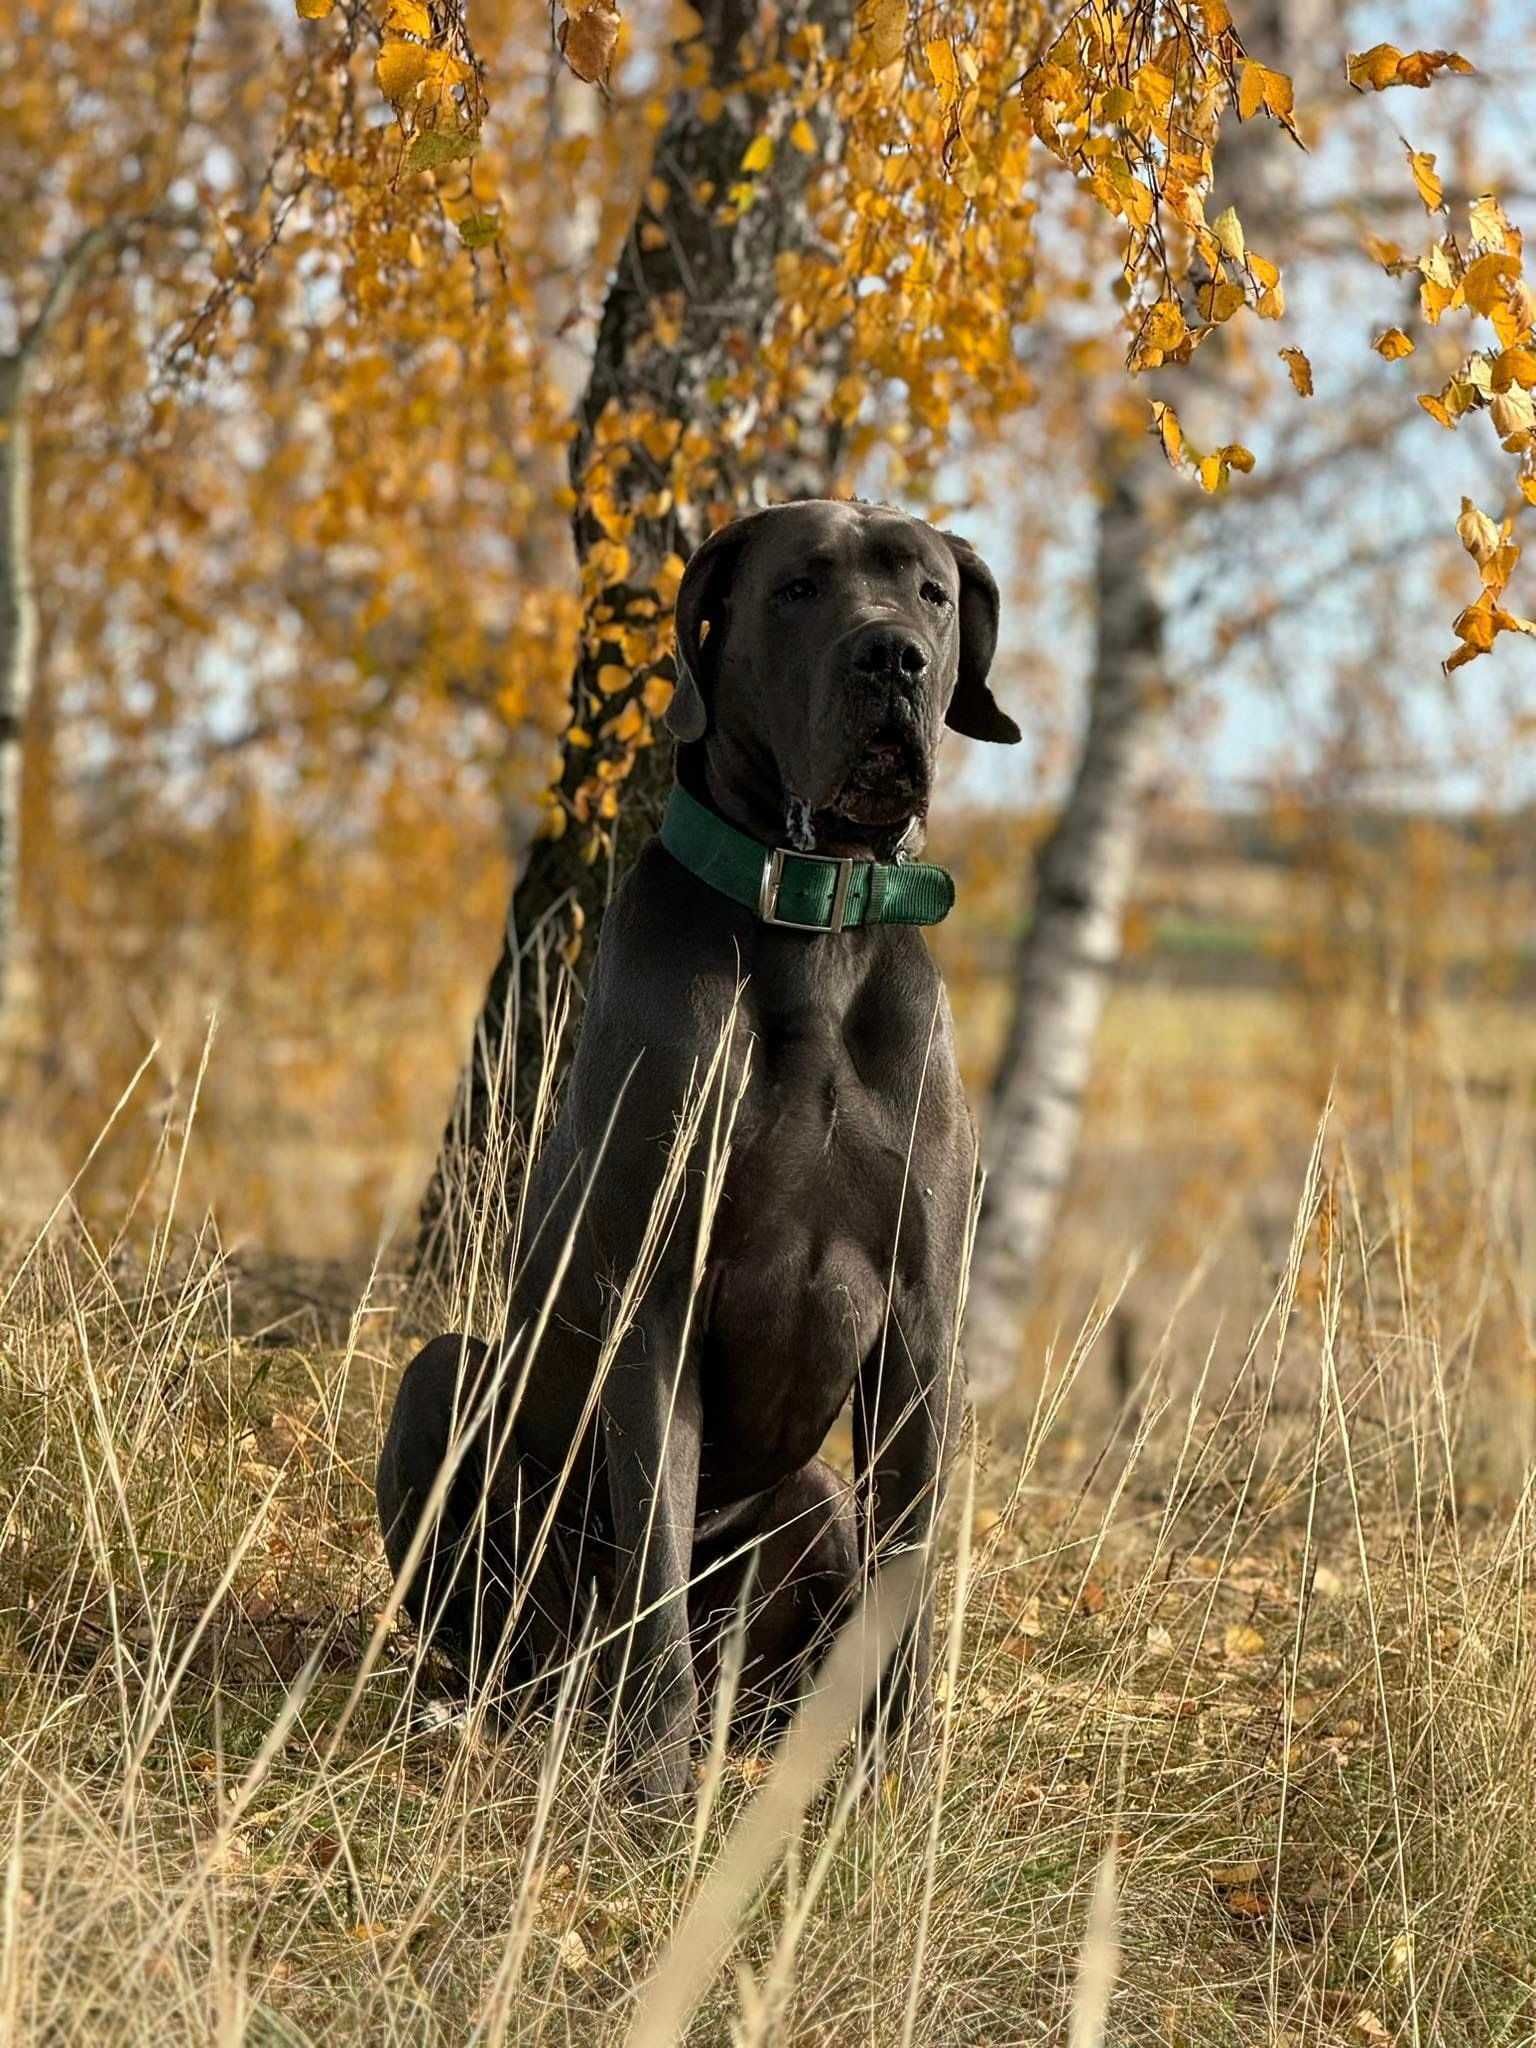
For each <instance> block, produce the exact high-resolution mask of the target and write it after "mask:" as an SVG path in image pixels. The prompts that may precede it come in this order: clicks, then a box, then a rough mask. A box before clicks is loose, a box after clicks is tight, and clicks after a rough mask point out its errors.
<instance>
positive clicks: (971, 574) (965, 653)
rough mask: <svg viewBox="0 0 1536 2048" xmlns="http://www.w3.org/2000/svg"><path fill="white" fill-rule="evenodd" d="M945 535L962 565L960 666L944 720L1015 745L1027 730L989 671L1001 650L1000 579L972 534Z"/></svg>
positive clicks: (970, 735)
mask: <svg viewBox="0 0 1536 2048" xmlns="http://www.w3.org/2000/svg"><path fill="white" fill-rule="evenodd" d="M940 538H941V539H943V540H944V541H945V542H946V544H947V545H948V548H949V551H950V553H951V554H952V555H953V556H954V558H955V567H956V568H957V569H958V570H959V571H960V668H959V673H958V675H957V676H956V679H955V694H954V696H953V697H951V698H950V700H949V709H948V711H947V712H946V713H945V714H944V722H945V724H946V725H948V726H949V727H950V728H951V729H952V730H953V731H955V732H963V733H964V734H965V736H966V738H967V739H972V740H994V741H996V742H997V744H998V745H999V746H1004V747H1011V746H1013V745H1014V744H1015V743H1016V742H1017V741H1018V740H1020V739H1022V738H1023V734H1022V733H1021V732H1020V731H1019V728H1018V727H1017V726H1016V725H1015V724H1014V722H1013V720H1012V719H1011V718H1010V717H1009V716H1008V714H1007V712H1006V711H1004V710H1003V709H1002V708H1001V706H1000V705H999V704H998V701H997V699H996V698H995V697H994V696H993V694H992V692H991V690H990V689H988V687H987V672H988V670H989V669H990V668H991V666H992V657H993V655H994V654H995V653H996V652H997V616H998V609H999V601H998V595H997V582H996V579H995V578H994V576H993V574H992V571H991V570H990V569H989V568H988V567H987V565H986V563H985V562H984V561H983V560H982V559H981V557H980V555H978V554H977V552H976V550H975V549H974V548H973V547H972V546H971V544H970V542H969V541H968V540H962V539H961V538H960V536H959V534H958V533H946V534H943V535H941V536H940Z"/></svg>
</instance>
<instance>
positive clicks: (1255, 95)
mask: <svg viewBox="0 0 1536 2048" xmlns="http://www.w3.org/2000/svg"><path fill="white" fill-rule="evenodd" d="M1268 75H1269V74H1268V73H1267V72H1266V70H1265V69H1264V66H1263V65H1262V64H1255V63H1254V62H1253V60H1252V58H1246V59H1245V60H1244V63H1243V69H1242V74H1241V76H1240V77H1239V79H1238V82H1237V117H1238V119H1239V120H1240V121H1251V120H1252V119H1253V117H1254V115H1255V114H1256V113H1257V112H1258V111H1259V109H1260V107H1262V106H1263V104H1264V81H1265V79H1266V78H1267V77H1268Z"/></svg>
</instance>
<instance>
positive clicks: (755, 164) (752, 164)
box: [741, 135, 773, 172]
mask: <svg viewBox="0 0 1536 2048" xmlns="http://www.w3.org/2000/svg"><path fill="white" fill-rule="evenodd" d="M772 162H773V138H772V136H770V135H754V136H753V138H752V140H751V141H750V142H749V143H748V144H747V146H746V148H745V150H744V151H743V152H742V158H741V168H742V169H743V170H744V171H749V172H757V171H766V170H767V169H768V167H769V165H770V164H771V163H772Z"/></svg>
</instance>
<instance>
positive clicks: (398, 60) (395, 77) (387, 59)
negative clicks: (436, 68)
mask: <svg viewBox="0 0 1536 2048" xmlns="http://www.w3.org/2000/svg"><path fill="white" fill-rule="evenodd" d="M376 69H377V76H378V81H379V91H380V92H381V93H383V95H384V97H385V99H387V100H388V101H389V102H390V103H391V105H393V106H398V105H399V104H400V102H401V100H403V99H404V98H405V97H406V95H407V94H408V93H411V92H414V91H415V89H416V87H417V86H418V85H420V84H421V82H422V80H423V79H424V78H426V77H427V76H428V75H429V74H430V72H431V70H432V52H431V51H430V50H424V49H423V48H422V47H421V45H420V43H401V42H394V43H386V44H385V45H384V47H383V49H382V50H380V52H379V61H378V65H377V67H376Z"/></svg>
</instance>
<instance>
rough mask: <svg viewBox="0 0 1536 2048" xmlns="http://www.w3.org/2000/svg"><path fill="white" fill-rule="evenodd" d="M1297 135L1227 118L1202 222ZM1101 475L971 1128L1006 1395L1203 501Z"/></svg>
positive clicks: (1280, 207)
mask: <svg viewBox="0 0 1536 2048" xmlns="http://www.w3.org/2000/svg"><path fill="white" fill-rule="evenodd" d="M1306 4H1309V0H1257V4H1256V5H1255V6H1254V7H1253V8H1252V10H1251V12H1250V14H1249V16H1248V17H1247V18H1246V19H1245V21H1244V24H1243V26H1244V30H1245V35H1246V38H1247V42H1248V47H1249V48H1250V50H1251V51H1252V52H1253V53H1254V54H1255V55H1256V56H1259V57H1261V58H1264V59H1266V60H1267V61H1269V62H1276V61H1282V60H1283V55H1284V46H1285V43H1286V41H1287V35H1286V31H1287V28H1288V26H1289V25H1290V21H1291V19H1292V18H1294V14H1295V11H1296V10H1299V9H1300V8H1301V7H1302V6H1303V5H1306ZM1293 147H1294V145H1293V144H1292V143H1290V142H1289V140H1288V139H1287V138H1286V137H1285V135H1284V134H1283V133H1282V132H1281V131H1280V130H1279V129H1278V128H1277V127H1275V126H1274V125H1273V124H1271V123H1268V122H1263V121H1250V122H1248V123H1246V124H1245V125H1244V126H1243V127H1241V128H1240V129H1238V130H1237V131H1236V133H1235V134H1234V135H1233V136H1232V138H1231V140H1230V141H1229V142H1227V143H1226V144H1225V145H1224V147H1223V150H1222V154H1221V158H1220V160H1219V163H1218V175H1217V184H1218V187H1219V197H1218V198H1217V199H1216V200H1215V202H1214V204H1213V205H1212V208H1211V212H1212V215H1213V217H1214V214H1215V212H1216V211H1217V209H1218V208H1219V207H1221V206H1224V205H1226V204H1228V203H1230V204H1233V205H1235V206H1236V208H1237V210H1238V213H1239V215H1240V217H1241V218H1242V219H1243V220H1244V221H1245V222H1246V223H1247V224H1248V225H1249V226H1250V228H1251V227H1253V226H1256V225H1259V224H1261V223H1262V224H1263V225H1264V227H1265V228H1266V229H1267V230H1269V231H1271V232H1272V231H1273V229H1274V227H1275V225H1276V224H1277V222H1278V219H1279V217H1280V216H1281V215H1283V213H1284V211H1285V202H1286V200H1287V198H1288V197H1289V194H1290V189H1291V182H1292V163H1293V159H1292V158H1291V156H1290V151H1291V150H1292V148H1293ZM1214 361H1215V358H1214V357H1212V358H1211V360H1210V361H1208V360H1207V357H1206V356H1205V355H1204V354H1202V355H1201V356H1198V357H1197V358H1196V359H1195V363H1194V364H1193V365H1192V366H1191V368H1190V369H1189V370H1188V371H1186V372H1185V373H1184V375H1183V377H1182V378H1181V380H1180V383H1179V386H1178V392H1179V409H1180V411H1181V413H1184V414H1185V418H1186V424H1188V422H1189V420H1190V418H1191V417H1194V416H1195V414H1196V413H1197V412H1198V410H1199V408H1200V406H1201V403H1202V400H1203V399H1209V398H1210V397H1211V395H1212V392H1213V387H1218V386H1219V384H1220V372H1219V370H1216V369H1214V368H1213V367H1212V365H1213V363H1214ZM1186 407H1188V408H1190V410H1188V411H1187V410H1186ZM1098 476H1099V486H1100V492H1101V509H1100V514H1099V522H1098V530H1097V536H1096V541H1095V566H1094V596H1095V606H1096V627H1095V637H1094V658H1093V670H1092V675H1091V677H1090V680H1089V691H1088V722H1087V727H1086V730H1085V732H1084V736H1083V744H1082V752H1081V754H1080V755H1079V758H1078V764H1077V771H1076V774H1075V776H1074V778H1073V782H1072V787H1071V790H1070V792H1069V794H1068V797H1067V800H1066V803H1065V805H1064V807H1063V809H1062V812H1061V815H1060V817H1059V818H1058V819H1057V821H1056V824H1055V826H1054V828H1053V829H1052V831H1051V833H1050V835H1049V837H1048V838H1047V839H1046V842H1045V844H1044V846H1043V847H1042V848H1041V851H1040V854H1039V857H1038V860H1037V863H1036V889H1035V902H1034V914H1033V916H1032V918H1031V920H1030V922H1029V924H1028V925H1027V926H1026V928H1025V930H1024V932H1023V935H1022V937H1021V939H1020V942H1019V947H1018V951H1017V954H1016V957H1015V962H1014V969H1013V989H1012V999H1013V1007H1012V1014H1011V1023H1010V1026H1009V1030H1008V1033H1007V1037H1006V1039H1005V1041H1004V1046H1003V1051H1002V1055H1001V1058H1000V1059H999V1062H998V1066H997V1071H996V1074H995V1076H994V1079H993V1085H992V1092H991V1102H990V1107H989V1113H988V1117H987V1124H986V1131H985V1134H984V1140H983V1156H984V1159H985V1162H986V1167H987V1186H986V1193H985V1197H984V1200H983V1206H982V1213H981V1217H980V1220H979V1222H978V1225H977V1232H976V1244H975V1252H974V1258H973V1262H972V1268H971V1278H970V1293H969V1297H968V1306H967V1310H966V1340H965V1349H966V1359H967V1364H968V1368H969V1372H970V1379H971V1385H972V1388H973V1390H974V1392H975V1394H976V1396H977V1398H978V1399H981V1400H987V1399H991V1398H995V1397H996V1396H997V1395H999V1394H1001V1393H1002V1392H1004V1391H1005V1390H1006V1389H1007V1387H1008V1386H1009V1385H1011V1383H1012V1381H1013V1378H1014V1376H1015V1374H1016V1372H1017V1370H1018V1366H1019V1360H1020V1354H1021V1350H1022V1345H1023V1317H1024V1309H1025V1304H1026V1302H1027V1300H1028V1297H1029V1292H1030V1289H1031V1287H1032V1285H1033V1283H1034V1280H1035V1276H1036V1274H1037V1272H1038V1270H1039V1266H1040V1261H1041V1258H1042V1257H1043V1255H1044V1253H1045V1250H1046V1247H1047V1245H1048V1244H1049V1242H1050V1238H1051V1233H1052V1231H1053V1229H1054V1227H1055V1223H1056V1217H1057V1214H1058V1212H1059V1210H1060V1208H1061V1201H1062V1195H1063V1192H1064V1190H1065V1188H1066V1184H1067V1177H1068V1175H1069V1173H1070V1172H1071V1168H1072V1161H1073V1157H1074V1155H1075V1153H1076V1150H1077V1140H1078V1134H1079V1131H1080V1129H1081V1126H1082V1116H1083V1094H1084V1090H1085V1089H1086V1087H1087V1083H1088V1077H1089V1071H1090V1069H1091V1066H1092V1063H1093V1052H1094V1045H1095V1042H1096V1039H1097V1036H1098V1027H1099V1019H1100V1016H1101V1015H1102V1013H1103V1009H1104V1003H1105V1000H1106V998H1107V996H1108V993H1109V986H1110V981H1111V978H1112V975H1113V972H1114V969H1115V966H1116V964H1117V963H1118V961H1119V958H1120V951H1121V933H1122V927H1123V924H1124V918H1125V910H1126V905H1127V902H1128V900H1129V897H1130V892H1131V886H1132V883H1133V880H1134V877H1135V871H1136V857H1137V851H1138V845H1139V841H1140V836H1141V822H1142V812H1143V810H1144V807H1145V797H1146V793H1147V789H1148V787H1149V784H1150V782H1151V778H1152V773H1153V768H1154V765H1155V762H1156V759H1157V755H1158V751H1159V742H1160V727H1161V722H1162V711H1163V707H1164V705H1165V704H1166V702H1167V701H1168V689H1169V685H1168V679H1167V678H1166V677H1165V675H1164V673H1163V668H1162V662H1163V642H1164V633H1165V615H1164V608H1163V603H1162V600H1161V597H1160V596H1159V593H1158V586H1157V577H1156V561H1155V558H1156V555H1157V553H1158V552H1159V550H1160V549H1161V548H1163V547H1164V546H1166V545H1167V544H1168V543H1169V542H1170V541H1172V542H1173V543H1174V545H1177V544H1178V543H1177V528H1178V527H1179V526H1182V525H1184V524H1186V523H1187V522H1188V521H1189V520H1190V519H1191V518H1192V517H1193V516H1194V514H1195V513H1196V512H1197V511H1198V510H1199V505H1198V500H1197V497H1196V494H1195V493H1194V491H1193V489H1192V488H1191V487H1190V485H1189V484H1188V481H1187V480H1176V479H1174V478H1173V477H1172V475H1171V472H1169V471H1168V469H1167V468H1166V466H1165V465H1164V464H1163V462H1162V459H1161V457H1160V455H1159V454H1158V453H1157V451H1156V449H1155V447H1154V446H1153V445H1152V444H1151V443H1150V442H1143V443H1142V444H1141V445H1140V446H1139V447H1137V446H1134V445H1130V444H1128V443H1127V441H1126V438H1125V436H1124V435H1113V434H1106V435H1105V436H1103V437H1102V438H1101V440H1100V442H1099V446H1098ZM1187 548H1188V543H1187V542H1186V543H1185V549H1186V552H1187Z"/></svg>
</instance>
